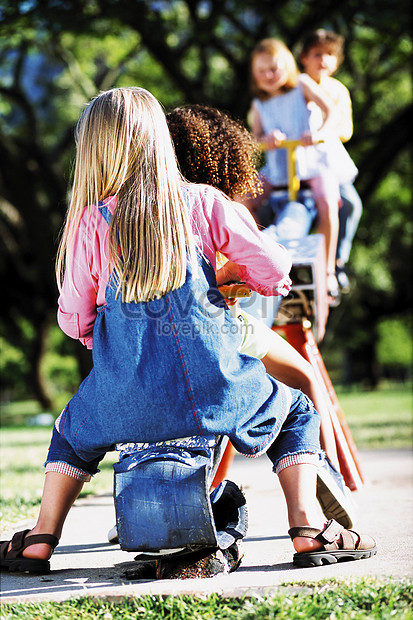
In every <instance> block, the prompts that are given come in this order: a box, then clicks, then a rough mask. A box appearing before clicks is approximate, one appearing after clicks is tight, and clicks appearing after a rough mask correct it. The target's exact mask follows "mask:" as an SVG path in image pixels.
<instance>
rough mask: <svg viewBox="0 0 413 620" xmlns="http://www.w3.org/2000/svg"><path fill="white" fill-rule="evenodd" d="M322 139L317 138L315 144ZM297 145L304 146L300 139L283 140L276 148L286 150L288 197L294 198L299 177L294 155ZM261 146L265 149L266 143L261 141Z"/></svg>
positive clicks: (297, 188) (298, 185)
mask: <svg viewBox="0 0 413 620" xmlns="http://www.w3.org/2000/svg"><path fill="white" fill-rule="evenodd" d="M320 142H323V140H319V141H318V142H317V144H320ZM297 146H304V145H303V144H302V142H301V140H283V141H282V142H281V143H280V144H279V146H278V147H277V148H280V149H286V150H287V175H288V199H289V200H296V198H297V193H298V190H299V189H300V179H299V178H298V176H297V171H296V167H295V164H296V156H295V149H296V148H297ZM261 148H262V149H264V150H266V148H267V147H266V145H265V143H264V142H261Z"/></svg>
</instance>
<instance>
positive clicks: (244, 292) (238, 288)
mask: <svg viewBox="0 0 413 620" xmlns="http://www.w3.org/2000/svg"><path fill="white" fill-rule="evenodd" d="M218 288H219V292H220V293H221V295H222V297H223V298H224V299H237V298H239V297H251V295H252V291H251V289H249V288H248V286H247V285H246V284H245V282H231V283H229V284H222V285H221V286H219V287H218Z"/></svg>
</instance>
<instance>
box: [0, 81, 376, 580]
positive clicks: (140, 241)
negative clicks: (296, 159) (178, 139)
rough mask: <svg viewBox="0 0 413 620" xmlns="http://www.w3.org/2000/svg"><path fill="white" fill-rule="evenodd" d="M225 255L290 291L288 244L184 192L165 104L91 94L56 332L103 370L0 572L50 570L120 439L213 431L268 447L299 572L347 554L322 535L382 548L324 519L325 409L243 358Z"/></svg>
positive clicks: (229, 206)
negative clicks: (320, 495) (222, 278)
mask: <svg viewBox="0 0 413 620" xmlns="http://www.w3.org/2000/svg"><path fill="white" fill-rule="evenodd" d="M218 251H219V252H222V253H223V254H224V255H225V256H226V257H227V258H228V259H230V260H232V261H234V262H236V263H237V264H238V265H239V273H240V275H241V276H242V277H243V279H245V280H246V281H247V282H248V284H249V285H250V286H251V287H253V288H254V287H255V286H257V287H259V288H260V290H261V292H262V293H264V294H268V295H274V294H276V293H280V292H281V293H282V292H284V293H285V292H286V291H288V288H289V282H290V281H289V277H288V272H289V269H290V262H289V258H288V255H287V253H286V251H285V249H284V248H283V247H282V246H279V245H277V244H273V243H272V242H271V241H267V240H266V239H265V238H264V236H263V235H262V234H261V233H260V232H259V231H258V229H257V227H256V225H255V223H254V221H253V219H252V217H251V215H250V214H249V213H248V212H247V211H246V210H245V209H244V208H243V207H238V206H236V205H235V204H234V203H231V202H230V201H229V200H228V199H226V198H225V197H224V196H222V195H221V194H220V193H219V192H217V190H214V189H213V188H208V187H206V186H198V185H189V184H184V183H183V181H182V178H181V177H180V175H179V173H178V168H177V165H176V161H175V157H174V153H173V148H172V143H171V140H170V137H169V133H168V130H167V125H166V119H165V115H164V113H163V111H162V109H161V107H160V105H159V103H158V102H157V101H156V99H155V98H154V97H153V96H152V95H151V94H150V93H148V92H147V91H145V90H143V89H140V88H117V89H113V90H110V91H107V92H104V93H102V94H100V95H99V96H98V97H96V99H94V100H93V101H92V102H91V103H90V104H89V105H88V106H87V107H86V109H85V110H84V112H83V114H82V115H81V118H80V121H79V124H78V129H77V157H76V169H75V176H74V184H73V193H72V200H71V204H70V207H69V211H68V217H67V221H66V225H65V230H64V233H63V239H62V245H61V249H60V252H59V257H58V262H57V267H58V274H60V273H61V270H62V268H63V280H61V279H60V280H59V281H60V282H61V284H60V286H61V293H60V298H59V311H58V316H59V324H60V326H61V327H62V329H63V330H64V331H65V332H66V333H67V334H68V335H70V336H72V337H74V338H77V339H79V340H81V341H82V342H83V343H84V344H85V345H86V346H88V347H89V348H92V350H93V363H94V365H93V369H92V371H91V372H90V374H89V376H88V377H87V378H86V379H85V381H83V383H82V384H81V386H80V387H79V390H78V392H77V394H76V395H75V396H74V397H73V398H72V399H71V400H70V401H69V403H68V404H67V406H66V407H65V409H64V410H63V412H62V414H61V415H60V416H59V418H58V420H57V422H56V424H55V427H54V430H53V436H52V440H51V444H50V448H49V452H48V456H47V460H46V477H45V485H44V491H43V496H42V503H41V508H40V513H39V517H38V520H37V523H36V525H35V527H34V528H33V529H32V530H26V531H23V532H19V533H17V534H15V536H14V537H13V540H12V541H5V542H3V543H2V545H1V550H0V565H1V568H3V569H8V570H10V571H15V570H24V571H27V572H48V571H49V570H50V564H49V558H50V556H51V554H52V552H53V549H54V547H55V546H56V545H57V544H58V541H59V537H60V535H61V531H62V527H63V524H64V521H65V518H66V515H67V513H68V511H69V509H70V507H71V505H72V503H73V501H74V500H75V499H76V497H77V495H78V494H79V492H80V490H81V488H82V486H83V484H84V482H85V481H87V480H89V479H90V477H91V476H92V475H94V474H95V473H96V472H97V471H98V469H97V466H98V464H99V461H100V460H101V459H102V458H103V456H104V454H105V453H106V452H107V451H108V450H112V449H113V448H114V444H118V443H127V442H148V443H152V442H158V441H164V440H169V439H177V438H181V437H194V436H211V435H227V436H228V437H229V438H230V440H231V442H232V443H233V445H234V446H235V447H236V449H237V450H239V451H240V452H241V453H243V454H245V455H248V456H259V455H260V454H262V453H264V452H268V455H269V457H270V459H271V461H272V463H273V465H274V468H275V471H276V472H277V473H278V475H279V478H280V482H281V486H282V488H283V490H284V493H285V496H286V501H287V506H288V515H289V521H290V526H291V528H292V530H291V537H292V538H293V544H294V547H295V550H296V552H297V553H296V554H295V557H296V560H295V561H296V563H301V564H304V565H313V564H314V563H315V564H317V563H321V559H320V553H322V555H323V557H324V556H325V555H327V558H329V561H331V562H335V561H336V558H335V555H334V553H333V552H332V551H328V550H326V549H325V548H324V546H325V543H324V542H323V541H322V540H321V542H320V540H316V539H315V536H317V535H318V534H319V533H321V532H322V531H323V530H324V531H325V532H327V531H328V537H329V538H331V536H333V538H334V540H336V541H337V546H340V547H341V548H342V551H341V553H343V554H344V556H346V557H348V559H355V558H356V557H369V555H372V554H373V553H375V546H374V541H373V540H372V539H370V538H369V537H367V538H365V539H361V538H360V537H359V536H358V535H357V534H353V533H348V534H347V533H345V532H346V531H345V530H343V528H342V527H341V526H339V525H338V524H336V523H335V522H331V521H330V522H329V523H328V525H326V526H325V525H324V519H323V515H322V513H321V510H320V507H319V505H318V502H317V500H316V492H315V491H316V467H315V465H316V464H317V462H318V459H319V452H320V448H319V442H318V437H319V417H318V414H317V412H316V411H315V409H314V408H313V406H312V404H311V403H310V401H309V400H308V399H307V398H306V397H305V396H303V395H302V393H301V392H298V391H296V390H291V389H289V388H287V387H286V386H284V385H283V384H281V383H277V382H276V381H275V380H274V379H273V378H272V377H269V376H268V375H266V373H265V369H264V366H263V365H262V363H261V362H260V361H259V360H257V359H254V358H251V357H248V356H245V355H240V354H238V352H237V349H238V346H239V344H240V335H239V331H238V329H237V326H236V329H232V327H233V326H234V324H235V321H236V320H235V319H233V318H232V317H231V315H230V313H229V311H228V309H227V307H226V305H225V303H224V302H223V300H222V298H221V297H220V295H219V292H218V289H217V285H216V280H215V272H214V267H215V255H216V252H218ZM59 278H60V275H59ZM154 500H156V498H154ZM306 526H312V528H313V529H311V530H308V528H307V529H306ZM297 528H298V529H297ZM349 541H351V542H349ZM366 549H367V550H366ZM314 554H315V555H314ZM344 556H343V557H344Z"/></svg>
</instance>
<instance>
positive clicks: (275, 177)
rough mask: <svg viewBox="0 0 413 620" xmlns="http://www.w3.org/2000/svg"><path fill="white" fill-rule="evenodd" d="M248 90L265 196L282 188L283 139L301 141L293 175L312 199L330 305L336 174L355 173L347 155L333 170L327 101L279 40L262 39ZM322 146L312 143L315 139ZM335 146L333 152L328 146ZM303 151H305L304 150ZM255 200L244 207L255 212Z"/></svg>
mask: <svg viewBox="0 0 413 620" xmlns="http://www.w3.org/2000/svg"><path fill="white" fill-rule="evenodd" d="M251 86H252V93H253V95H254V99H253V102H252V105H251V110H250V116H249V120H250V123H251V129H252V133H253V135H254V136H255V138H256V139H257V140H258V141H259V142H261V144H262V145H263V148H264V149H265V151H266V164H265V166H264V168H263V169H262V181H263V185H264V193H263V196H262V198H261V201H260V202H262V200H263V199H264V198H266V197H268V196H269V194H270V192H271V190H272V189H273V188H278V187H283V186H285V185H286V184H287V163H286V152H285V151H284V150H282V148H281V149H280V147H282V142H283V140H286V139H289V140H301V143H302V144H303V147H299V148H297V150H296V158H297V175H298V177H299V179H300V180H302V181H306V182H307V183H308V184H309V186H310V188H311V190H312V192H313V195H314V199H315V202H316V207H317V212H318V217H317V228H318V232H319V233H321V234H323V235H324V238H325V247H326V263H327V292H328V295H329V299H330V302H331V304H332V305H333V304H334V303H336V301H337V299H338V297H339V287H338V283H337V278H336V267H335V264H336V248H337V237H338V210H339V204H340V193H339V179H338V174H339V173H340V174H345V175H348V174H349V175H350V176H352V178H354V176H355V174H356V173H357V169H356V168H355V166H354V164H353V163H352V161H351V159H350V158H349V157H348V160H349V161H348V162H347V163H348V166H347V168H348V170H343V169H342V168H343V166H342V162H340V168H341V170H340V171H339V170H338V168H336V166H335V163H334V161H335V157H336V151H337V149H336V145H335V141H338V142H339V140H338V138H337V137H336V134H335V132H334V111H333V106H332V104H331V102H330V101H329V99H328V98H327V97H326V96H325V95H324V94H323V92H322V91H321V89H319V88H318V87H317V85H316V84H315V83H314V81H313V80H311V79H310V78H309V77H308V76H306V75H300V74H299V71H298V68H297V65H296V63H295V60H294V57H293V55H292V53H291V52H290V50H289V49H288V48H287V47H286V46H285V45H284V43H282V42H281V41H279V40H278V39H264V40H263V41H261V42H260V43H258V45H257V46H256V47H255V49H254V50H253V52H252V56H251ZM310 102H313V103H314V104H316V105H317V109H318V110H319V111H320V114H318V113H317V114H316V115H312V112H311V110H310V108H309V107H308V103H310ZM320 140H321V141H323V142H324V143H323V144H317V143H318V142H319V141H320ZM333 143H334V148H332V145H333ZM304 147H305V148H304ZM260 202H259V203H258V204H257V201H252V202H248V203H246V204H247V206H249V208H251V209H253V210H254V209H255V210H256V209H257V208H258V206H259V204H260Z"/></svg>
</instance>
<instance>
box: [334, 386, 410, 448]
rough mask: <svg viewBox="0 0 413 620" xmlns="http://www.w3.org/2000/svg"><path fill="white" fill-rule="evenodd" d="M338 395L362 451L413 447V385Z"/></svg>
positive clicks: (340, 393)
mask: <svg viewBox="0 0 413 620" xmlns="http://www.w3.org/2000/svg"><path fill="white" fill-rule="evenodd" d="M337 396H338V399H339V402H340V405H341V408H342V409H343V411H344V413H345V416H346V420H347V422H348V424H349V426H350V429H351V432H352V435H353V437H354V440H355V442H356V445H357V447H358V448H359V449H360V450H362V449H373V450H374V449H388V448H391V449H398V448H411V447H412V445H413V393H412V386H411V385H406V386H404V387H403V386H388V387H383V388H381V389H379V390H376V391H369V392H344V391H340V390H339V389H338V390H337Z"/></svg>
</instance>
